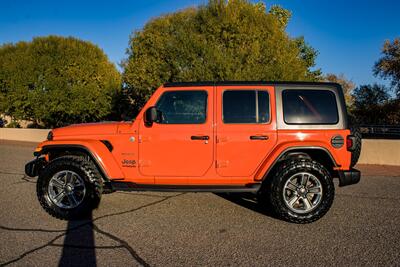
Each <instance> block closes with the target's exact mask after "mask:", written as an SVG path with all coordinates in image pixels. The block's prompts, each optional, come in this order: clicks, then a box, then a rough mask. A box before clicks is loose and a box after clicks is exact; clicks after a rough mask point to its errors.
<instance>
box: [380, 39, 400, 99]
mask: <svg viewBox="0 0 400 267" xmlns="http://www.w3.org/2000/svg"><path fill="white" fill-rule="evenodd" d="M382 54H383V55H382V57H381V58H380V59H379V60H378V61H377V62H376V63H375V66H374V74H375V75H376V76H380V77H381V78H384V79H389V80H391V84H392V86H393V88H394V89H395V92H396V94H397V97H398V98H400V38H396V39H394V41H393V42H392V43H391V42H390V41H389V40H387V41H385V43H384V44H383V48H382Z"/></svg>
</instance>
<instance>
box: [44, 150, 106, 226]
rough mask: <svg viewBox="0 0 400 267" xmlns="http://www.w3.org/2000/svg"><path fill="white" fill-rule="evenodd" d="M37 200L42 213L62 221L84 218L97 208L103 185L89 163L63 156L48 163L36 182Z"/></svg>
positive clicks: (95, 170)
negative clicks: (42, 209)
mask: <svg viewBox="0 0 400 267" xmlns="http://www.w3.org/2000/svg"><path fill="white" fill-rule="evenodd" d="M36 189H37V197H38V199H39V202H40V204H41V205H42V207H43V208H44V210H45V211H46V212H47V213H49V214H50V215H52V216H54V217H56V218H58V219H63V220H70V219H78V218H84V217H85V216H87V215H89V214H90V213H91V211H92V209H93V208H95V207H97V206H98V204H99V202H100V198H101V193H102V189H103V182H102V178H101V176H100V174H99V173H98V171H97V169H96V167H95V166H94V165H93V163H92V162H91V161H88V160H87V159H85V158H84V157H80V156H63V157H60V158H56V159H54V160H53V161H51V162H50V163H49V164H48V165H47V166H46V168H45V169H44V170H43V171H42V172H41V174H40V175H39V178H38V182H37V188H36Z"/></svg>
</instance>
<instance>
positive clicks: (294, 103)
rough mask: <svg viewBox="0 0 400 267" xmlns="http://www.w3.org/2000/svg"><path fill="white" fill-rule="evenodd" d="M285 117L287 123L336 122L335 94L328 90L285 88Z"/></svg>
mask: <svg viewBox="0 0 400 267" xmlns="http://www.w3.org/2000/svg"><path fill="white" fill-rule="evenodd" d="M282 104H283V118H284V120H285V123H287V124H336V123H338V121H339V117H338V110H337V104H336V97H335V94H334V93H333V92H331V91H328V90H284V91H283V92H282Z"/></svg>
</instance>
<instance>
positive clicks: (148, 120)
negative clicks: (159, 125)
mask: <svg viewBox="0 0 400 267" xmlns="http://www.w3.org/2000/svg"><path fill="white" fill-rule="evenodd" d="M157 121H158V111H157V108H156V107H149V108H148V109H147V110H146V111H145V113H144V124H145V125H146V126H151V125H153V122H157Z"/></svg>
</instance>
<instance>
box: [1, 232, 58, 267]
mask: <svg viewBox="0 0 400 267" xmlns="http://www.w3.org/2000/svg"><path fill="white" fill-rule="evenodd" d="M63 235H65V233H63V234H61V235H58V236H56V237H55V238H53V239H51V240H50V241H49V242H47V243H46V244H44V245H41V246H39V247H36V248H34V249H31V250H28V251H26V252H24V253H22V254H21V255H19V256H18V257H16V258H14V259H12V260H10V261H7V262H4V263H0V266H7V265H9V264H11V263H14V262H17V261H20V260H22V259H23V258H25V257H26V256H28V255H30V254H32V253H34V252H36V251H38V250H41V249H43V248H45V247H48V246H50V245H52V244H53V242H54V241H56V240H57V239H59V238H60V237H62V236H63Z"/></svg>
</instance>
